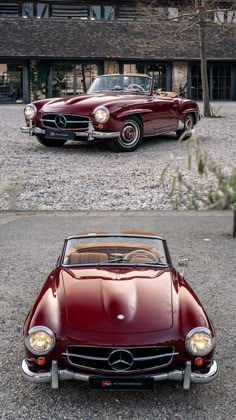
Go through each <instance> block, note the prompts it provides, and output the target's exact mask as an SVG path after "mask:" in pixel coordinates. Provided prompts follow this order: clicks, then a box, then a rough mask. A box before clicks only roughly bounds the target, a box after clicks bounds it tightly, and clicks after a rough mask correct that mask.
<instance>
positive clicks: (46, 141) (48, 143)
mask: <svg viewBox="0 0 236 420" xmlns="http://www.w3.org/2000/svg"><path fill="white" fill-rule="evenodd" d="M36 139H37V140H38V142H39V143H40V144H42V145H43V146H46V147H61V146H63V145H64V144H65V143H66V140H53V139H52V140H51V139H50V140H49V139H45V138H44V137H40V136H36Z"/></svg>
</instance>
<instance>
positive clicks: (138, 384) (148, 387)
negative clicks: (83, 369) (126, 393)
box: [89, 376, 154, 391]
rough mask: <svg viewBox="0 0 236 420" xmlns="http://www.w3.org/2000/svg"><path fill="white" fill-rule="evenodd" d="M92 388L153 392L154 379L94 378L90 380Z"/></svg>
mask: <svg viewBox="0 0 236 420" xmlns="http://www.w3.org/2000/svg"><path fill="white" fill-rule="evenodd" d="M89 383H90V388H92V389H104V390H105V389H111V390H112V389H114V390H119V391H121V390H123V389H124V390H125V389H129V390H141V391H152V390H153V389H154V379H153V378H149V377H143V378H135V377H133V378H119V377H118V378H102V377H97V376H92V377H90V378H89Z"/></svg>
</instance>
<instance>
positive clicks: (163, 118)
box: [152, 95, 179, 134]
mask: <svg viewBox="0 0 236 420" xmlns="http://www.w3.org/2000/svg"><path fill="white" fill-rule="evenodd" d="M152 111H153V112H152V117H153V123H152V127H153V134H161V133H166V132H170V131H176V129H177V127H178V121H179V99H178V98H172V97H167V96H166V97H165V96H163V97H162V96H159V95H154V96H153V104H152Z"/></svg>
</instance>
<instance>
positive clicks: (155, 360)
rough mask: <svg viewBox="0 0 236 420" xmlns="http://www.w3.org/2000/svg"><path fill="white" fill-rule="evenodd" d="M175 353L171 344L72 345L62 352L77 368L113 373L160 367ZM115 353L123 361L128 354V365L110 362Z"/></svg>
mask: <svg viewBox="0 0 236 420" xmlns="http://www.w3.org/2000/svg"><path fill="white" fill-rule="evenodd" d="M114 352H115V354H114ZM111 354H112V356H111ZM177 354H178V353H176V352H175V350H174V348H173V347H171V346H158V347H125V348H117V347H96V346H94V347H92V346H73V345H71V346H68V347H67V351H66V352H65V353H63V355H64V356H66V357H67V360H68V363H70V364H72V365H74V366H76V367H78V368H82V369H83V368H84V369H86V370H90V371H101V372H107V373H112V372H113V373H114V371H118V372H122V371H126V372H130V373H131V372H132V373H134V372H138V371H140V370H144V371H145V370H151V369H155V368H160V367H163V366H166V365H168V364H170V363H171V361H172V358H173V357H174V356H175V355H177ZM116 355H117V359H119V358H121V359H123V358H124V361H125V359H126V356H128V359H129V358H130V360H131V361H132V362H131V363H130V366H128V364H127V366H128V368H126V365H125V363H124V369H122V366H123V365H122V362H121V365H120V364H119V361H118V362H117V363H116V360H115V363H110V362H111V361H112V359H116ZM125 362H126V361H125ZM112 366H114V368H113V367H112ZM120 366H121V368H120V369H119V367H120Z"/></svg>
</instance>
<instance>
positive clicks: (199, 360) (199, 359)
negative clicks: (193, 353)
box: [194, 357, 204, 366]
mask: <svg viewBox="0 0 236 420" xmlns="http://www.w3.org/2000/svg"><path fill="white" fill-rule="evenodd" d="M194 363H195V365H196V366H202V365H203V363H204V362H203V359H202V357H196V359H195V360H194Z"/></svg>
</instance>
